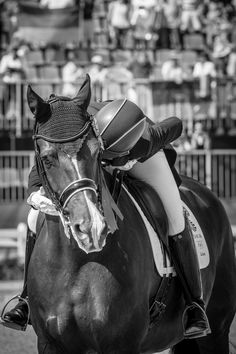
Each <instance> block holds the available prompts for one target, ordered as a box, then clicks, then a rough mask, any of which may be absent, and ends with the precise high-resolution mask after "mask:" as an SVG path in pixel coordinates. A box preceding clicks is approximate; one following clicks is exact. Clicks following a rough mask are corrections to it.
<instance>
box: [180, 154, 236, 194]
mask: <svg viewBox="0 0 236 354" xmlns="http://www.w3.org/2000/svg"><path fill="white" fill-rule="evenodd" d="M176 166H177V169H178V171H179V172H180V173H181V174H183V175H187V176H189V177H193V178H194V179H196V180H198V181H200V182H201V183H203V184H204V185H206V186H207V187H208V188H210V189H211V190H212V191H213V192H214V193H216V195H218V196H219V197H220V198H232V197H236V150H208V151H205V150H195V151H190V152H186V153H184V154H182V153H181V154H179V156H178V160H177V164H176Z"/></svg>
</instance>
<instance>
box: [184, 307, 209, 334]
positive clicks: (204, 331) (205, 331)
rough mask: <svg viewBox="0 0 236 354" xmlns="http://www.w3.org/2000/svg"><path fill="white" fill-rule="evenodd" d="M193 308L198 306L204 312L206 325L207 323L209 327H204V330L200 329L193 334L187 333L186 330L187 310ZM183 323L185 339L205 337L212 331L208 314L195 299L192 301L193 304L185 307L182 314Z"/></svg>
mask: <svg viewBox="0 0 236 354" xmlns="http://www.w3.org/2000/svg"><path fill="white" fill-rule="evenodd" d="M192 308H198V309H199V310H200V311H201V312H202V314H203V317H204V319H205V322H206V325H207V328H206V329H203V330H202V331H201V330H198V331H196V332H193V333H191V334H187V333H186V331H185V326H186V322H187V316H188V315H187V312H188V310H191V309H192ZM182 325H183V331H184V338H185V339H195V338H201V337H205V336H207V335H208V334H210V333H211V329H210V324H209V321H208V318H207V315H206V313H205V311H204V310H203V308H202V307H201V306H200V305H199V304H198V303H197V302H195V301H194V302H192V304H191V305H188V306H186V308H185V310H184V312H183V316H182Z"/></svg>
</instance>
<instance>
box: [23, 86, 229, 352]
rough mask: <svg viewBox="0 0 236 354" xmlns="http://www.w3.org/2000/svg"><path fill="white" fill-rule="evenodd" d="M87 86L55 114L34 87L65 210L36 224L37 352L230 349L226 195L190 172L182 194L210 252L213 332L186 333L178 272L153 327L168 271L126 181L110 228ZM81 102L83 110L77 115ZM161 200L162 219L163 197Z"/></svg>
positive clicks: (48, 181)
mask: <svg viewBox="0 0 236 354" xmlns="http://www.w3.org/2000/svg"><path fill="white" fill-rule="evenodd" d="M89 92H90V82H89V80H88V79H87V80H86V81H85V83H84V84H83V85H82V88H81V89H80V91H79V93H78V95H77V96H76V97H75V98H74V99H72V100H69V99H65V98H61V97H55V102H57V104H58V107H59V111H58V112H59V113H58V112H57V111H56V110H54V111H53V114H54V117H51V116H50V114H49V112H48V103H47V102H45V101H43V100H42V99H41V98H40V97H39V96H38V95H37V94H36V93H34V92H33V91H32V90H31V89H29V90H28V101H29V103H30V108H31V110H33V111H34V113H35V116H36V130H35V135H34V139H35V150H36V156H37V164H38V169H39V172H40V174H41V178H42V183H43V186H44V188H45V190H46V192H47V194H48V196H49V197H50V198H51V199H52V201H53V202H54V204H55V205H56V207H57V209H58V211H59V214H60V217H59V216H58V217H57V216H50V215H45V222H44V223H43V226H42V224H41V223H39V225H38V237H37V241H36V245H35V248H34V251H33V254H32V257H31V261H30V264H29V272H28V294H29V303H30V308H31V322H32V325H33V327H34V329H35V332H36V334H37V337H38V352H39V353H40V354H60V353H63V354H66V353H67V354H92V353H93V354H95V353H104V354H115V353H117V354H138V353H153V352H157V351H162V350H164V349H166V348H169V347H173V348H174V349H173V350H174V353H191V354H194V353H198V354H199V353H200V354H210V353H212V354H228V353H229V344H228V342H229V340H228V335H229V328H230V325H231V322H232V320H233V317H234V314H235V309H236V272H235V259H234V249H233V239H232V232H231V227H230V224H229V220H228V218H227V216H226V213H225V211H224V209H223V207H222V205H221V203H220V201H219V200H218V199H217V198H216V197H215V195H214V194H213V193H212V192H211V191H210V190H209V189H207V188H205V187H204V186H203V185H201V184H200V183H198V182H196V181H194V180H192V179H188V178H183V183H182V187H181V194H182V198H183V199H184V201H185V203H186V204H187V205H188V206H189V207H190V209H192V210H193V211H194V213H195V216H196V218H197V220H198V222H199V224H200V227H201V229H202V231H203V233H204V235H205V238H206V242H207V245H208V249H209V253H210V263H209V265H208V267H206V268H205V269H203V270H202V273H201V274H202V283H203V294H204V299H205V301H206V304H207V314H208V318H209V322H210V326H211V331H212V333H211V334H210V335H208V336H206V337H203V338H199V339H195V340H183V328H182V313H183V310H184V298H183V293H182V289H181V286H180V283H179V280H178V277H173V278H171V280H170V283H169V285H168V289H167V292H166V295H165V304H166V308H165V311H163V312H162V316H160V318H159V321H157V322H156V324H154V325H152V326H150V306H151V305H152V301H153V299H154V298H155V295H156V293H157V289H158V287H159V285H160V283H161V281H162V278H161V277H160V276H159V275H158V274H157V272H156V269H155V265H154V261H153V256H152V249H151V245H150V240H149V237H148V232H147V229H146V227H145V224H144V222H143V219H142V218H141V216H140V214H139V212H138V210H137V208H136V206H135V205H134V203H133V201H132V200H131V199H130V197H129V196H128V194H127V193H126V191H125V190H124V189H123V188H122V189H121V192H120V197H119V202H118V206H119V209H120V211H121V212H122V214H123V216H124V219H123V220H121V219H119V218H117V223H118V229H117V231H115V232H114V233H113V234H109V232H108V231H109V230H108V228H107V223H106V220H105V219H104V216H103V205H102V197H101V194H103V190H104V189H106V186H105V185H104V178H103V176H104V173H103V170H102V167H101V156H100V155H101V140H100V137H99V134H98V131H97V129H96V125H95V122H94V120H93V119H92V118H91V117H90V116H89V115H88V113H87V108H88V105H89V99H90V95H89ZM60 104H61V106H60ZM65 106H66V112H67V113H66V114H67V115H68V114H71V116H70V117H71V119H69V120H68V121H67V120H65V119H64V117H63V114H64V113H65V110H64V111H63V109H64V108H63V109H62V108H61V111H60V107H65ZM75 106H76V109H77V108H78V109H79V112H80V114H79V115H77V116H76V118H75V116H74V115H73V114H74V109H75ZM52 107H53V103H52ZM68 112H69V113H68ZM70 112H71V113H70ZM55 115H56V118H55ZM72 116H73V117H72ZM72 118H73V119H72ZM63 119H64V124H62V122H63ZM73 122H74V123H73ZM73 124H74V126H73ZM45 126H47V129H46V128H45ZM42 127H43V129H41V128H42ZM44 128H45V129H44ZM72 128H73V129H72ZM60 130H63V138H62V137H60V134H56V138H52V136H53V134H54V132H60ZM51 133H52V134H51ZM107 182H108V180H107ZM139 183H140V185H139V187H140V186H142V185H141V182H139ZM108 184H109V183H108ZM146 188H147V186H146ZM150 188H151V187H150ZM152 193H153V191H152ZM157 208H159V212H160V215H163V225H165V224H166V223H167V220H166V216H165V213H164V212H163V208H162V205H161V203H159V204H158V205H157Z"/></svg>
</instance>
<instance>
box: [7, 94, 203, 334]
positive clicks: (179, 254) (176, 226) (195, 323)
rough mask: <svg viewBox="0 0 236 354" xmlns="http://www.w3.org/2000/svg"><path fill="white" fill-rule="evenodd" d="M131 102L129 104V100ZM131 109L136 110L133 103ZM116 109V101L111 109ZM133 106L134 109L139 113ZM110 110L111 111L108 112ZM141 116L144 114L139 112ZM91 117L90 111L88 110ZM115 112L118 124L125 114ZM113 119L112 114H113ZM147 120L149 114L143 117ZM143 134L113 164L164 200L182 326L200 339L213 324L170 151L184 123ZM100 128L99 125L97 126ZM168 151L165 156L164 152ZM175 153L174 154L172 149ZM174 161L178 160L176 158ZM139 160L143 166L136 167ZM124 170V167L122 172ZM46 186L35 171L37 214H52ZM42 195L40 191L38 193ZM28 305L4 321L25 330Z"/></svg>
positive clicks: (169, 122)
mask: <svg viewBox="0 0 236 354" xmlns="http://www.w3.org/2000/svg"><path fill="white" fill-rule="evenodd" d="M126 101H127V100H126ZM127 102H128V103H129V107H132V105H134V106H135V109H136V110H137V106H136V105H135V104H134V103H132V102H130V101H127ZM115 104H116V106H117V101H112V102H110V103H109V105H110V107H111V110H112V105H115ZM134 106H133V107H134ZM105 107H106V106H105ZM103 109H104V107H103V108H102V109H101V110H100V111H99V114H97V120H99V117H101V116H102V114H103V113H104V112H103ZM138 110H139V112H141V113H142V111H141V110H140V109H139V108H138ZM88 111H89V109H88ZM115 111H116V119H117V121H119V118H120V117H119V114H122V113H120V112H121V110H117V109H115ZM109 113H110V112H109ZM142 116H143V117H144V114H143V113H142ZM146 121H147V123H146V125H145V129H144V132H143V134H142V136H141V138H139V140H138V142H137V143H136V144H135V145H134V147H133V148H132V149H131V150H130V152H129V154H128V155H125V156H121V157H116V158H113V160H112V161H110V164H112V165H114V166H120V167H121V169H122V168H123V167H126V166H127V165H128V164H129V165H130V167H131V169H130V171H129V173H130V174H132V175H133V176H135V177H136V178H138V179H140V180H143V181H145V182H147V183H149V184H150V185H151V186H152V187H153V188H154V189H155V190H156V191H157V193H158V194H159V196H160V198H161V200H162V203H163V206H164V208H165V211H166V214H167V217H168V224H169V247H170V250H171V255H172V258H173V262H174V265H175V269H176V271H177V274H178V275H179V278H180V281H181V283H182V286H183V291H184V295H185V299H186V303H187V306H186V309H185V311H184V315H183V326H184V336H185V338H189V339H190V338H198V337H202V336H204V335H206V334H207V333H209V331H210V328H209V323H208V319H207V316H206V313H205V305H204V300H203V298H202V286H201V275H200V270H199V264H198V258H197V255H196V250H195V247H194V245H193V239H192V235H191V230H190V228H189V225H188V223H185V217H184V212H183V207H182V202H181V199H180V194H179V190H178V187H177V184H176V181H175V178H174V176H173V171H171V168H170V165H169V163H168V160H167V159H168V157H169V156H171V155H170V154H168V152H167V150H166V149H165V147H166V145H167V144H169V143H171V142H172V141H174V140H175V139H177V138H178V137H179V136H180V135H181V132H182V122H181V120H180V119H178V118H176V117H171V118H168V119H166V120H164V121H162V122H160V123H157V124H154V123H153V122H152V121H150V120H149V119H148V118H147V119H146ZM98 126H99V124H98ZM163 149H164V150H163ZM169 151H172V152H173V153H174V159H175V157H176V153H175V151H174V150H173V149H170V150H169ZM172 158H173V155H172ZM137 160H138V161H137ZM122 166H123V167H122ZM40 187H41V182H40V179H39V176H38V173H37V170H36V167H35V166H34V167H33V168H32V170H31V173H30V175H29V190H28V192H29V198H28V203H30V204H31V205H32V206H33V208H38V209H40V210H41V211H42V210H43V211H45V212H46V209H47V210H48V212H49V213H50V212H53V210H54V208H53V205H52V202H51V201H50V200H48V199H47V198H46V197H45V196H44V195H43V193H41V192H42V188H40ZM39 190H40V191H39ZM34 241H35V235H34V234H33V233H32V232H31V231H29V232H28V235H27V244H26V262H25V280H24V290H23V293H22V295H21V296H22V297H23V298H25V297H26V296H27V291H26V278H27V268H28V264H29V259H30V255H31V252H32V248H33V244H34ZM27 318H28V305H27V303H26V302H25V301H19V303H18V304H17V305H16V307H15V308H13V309H12V310H11V311H9V312H7V313H6V314H5V315H4V318H3V320H4V321H6V322H8V323H9V324H10V323H15V324H18V325H19V326H23V325H24V324H25V323H27Z"/></svg>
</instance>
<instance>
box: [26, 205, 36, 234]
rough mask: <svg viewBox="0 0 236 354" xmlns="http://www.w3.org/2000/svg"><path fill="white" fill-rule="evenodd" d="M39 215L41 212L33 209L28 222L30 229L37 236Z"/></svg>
mask: <svg viewBox="0 0 236 354" xmlns="http://www.w3.org/2000/svg"><path fill="white" fill-rule="evenodd" d="M38 215H39V210H36V209H34V208H31V209H30V211H29V214H28V218H27V222H28V226H29V229H30V230H31V231H32V232H34V233H35V234H36V224H37V219H38Z"/></svg>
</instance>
